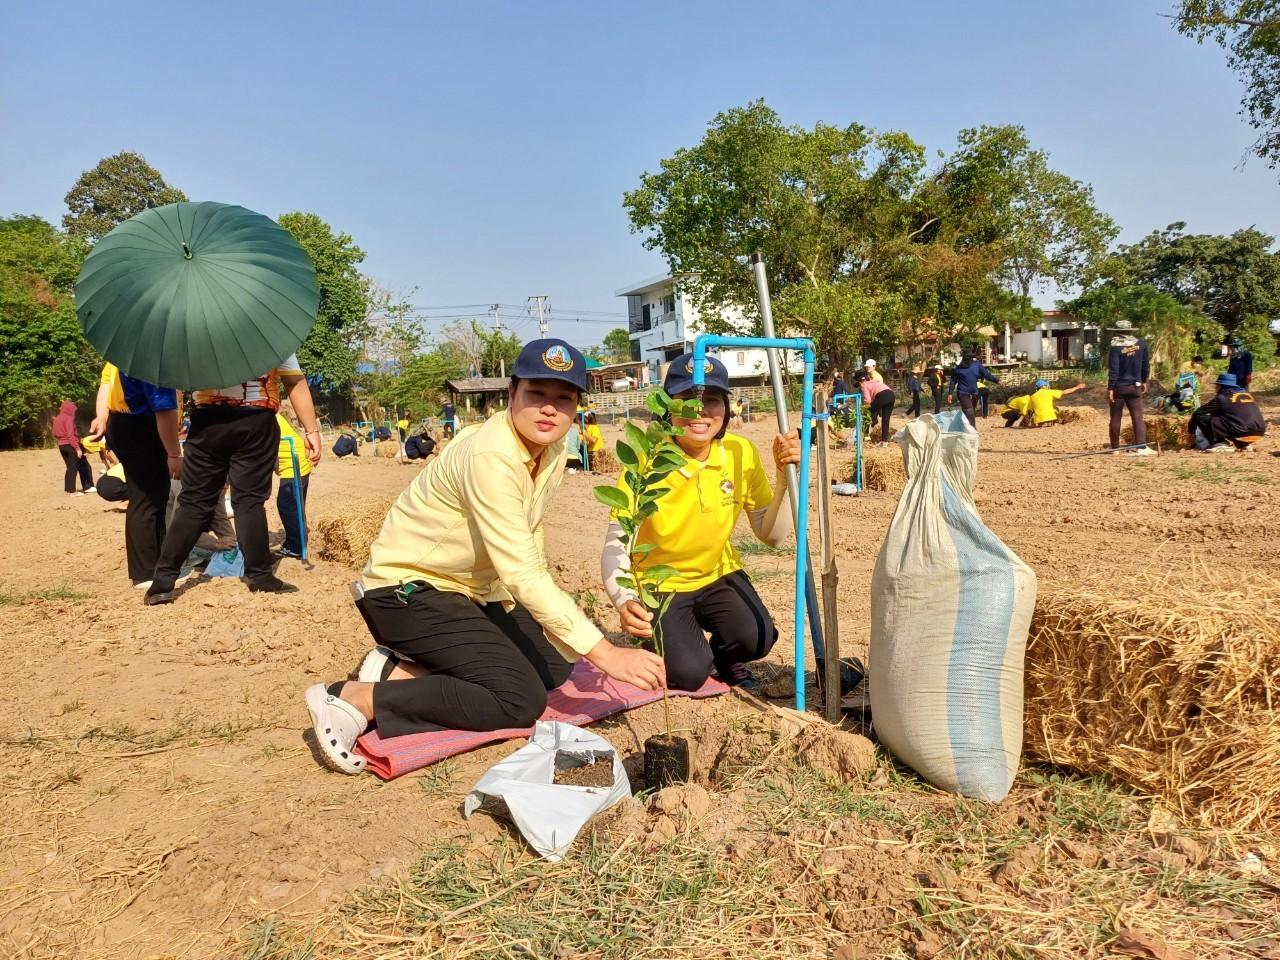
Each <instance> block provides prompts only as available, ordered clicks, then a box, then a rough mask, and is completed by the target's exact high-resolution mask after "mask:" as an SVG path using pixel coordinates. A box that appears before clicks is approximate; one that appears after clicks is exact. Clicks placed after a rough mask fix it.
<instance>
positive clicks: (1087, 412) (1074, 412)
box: [1058, 407, 1098, 423]
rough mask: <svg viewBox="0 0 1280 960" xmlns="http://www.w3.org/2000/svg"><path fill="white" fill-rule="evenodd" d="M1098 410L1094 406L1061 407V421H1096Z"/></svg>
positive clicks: (1059, 416)
mask: <svg viewBox="0 0 1280 960" xmlns="http://www.w3.org/2000/svg"><path fill="white" fill-rule="evenodd" d="M1097 420H1098V411H1097V410H1095V409H1094V408H1093V407H1059V408H1058V422H1059V423H1096V422H1097Z"/></svg>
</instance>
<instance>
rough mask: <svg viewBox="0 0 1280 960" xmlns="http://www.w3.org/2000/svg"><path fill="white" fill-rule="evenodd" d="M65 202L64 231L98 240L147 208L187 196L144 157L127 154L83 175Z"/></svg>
mask: <svg viewBox="0 0 1280 960" xmlns="http://www.w3.org/2000/svg"><path fill="white" fill-rule="evenodd" d="M65 199H66V204H67V213H66V214H65V215H64V216H63V218H62V226H63V229H65V230H66V231H67V233H69V234H71V235H72V236H76V237H83V238H84V239H86V240H97V239H99V238H101V237H103V236H105V235H106V234H108V233H110V232H111V230H112V228H114V227H115V225H116V224H118V223H122V222H124V221H125V220H128V219H129V218H130V217H133V216H136V215H137V214H139V213H141V212H142V211H143V210H146V209H147V208H148V207H162V206H164V205H165V204H166V203H177V202H179V201H180V200H186V199H187V195H186V194H185V193H183V192H182V191H181V190H179V189H178V188H177V187H173V186H170V185H169V184H168V183H166V182H165V179H164V177H162V176H161V175H160V171H159V170H157V169H156V168H155V167H153V166H151V164H149V163H147V161H146V158H144V157H143V156H142V154H140V153H130V152H128V151H125V152H123V153H117V154H115V155H114V156H111V157H104V158H103V159H101V160H99V161H98V165H97V166H96V167H94V168H93V169H92V170H86V171H85V172H84V173H82V174H80V178H79V179H78V180H76V182H75V184H74V185H73V186H72V187H71V189H70V190H69V191H68V192H67V196H66V198H65Z"/></svg>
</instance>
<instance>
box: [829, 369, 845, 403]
mask: <svg viewBox="0 0 1280 960" xmlns="http://www.w3.org/2000/svg"><path fill="white" fill-rule="evenodd" d="M832 376H833V380H832V383H831V396H832V398H833V399H834V398H835V397H838V396H840V395H841V394H848V392H849V391H848V388H847V387H845V385H844V374H843V373H842V372H841V371H839V370H837V371H835V373H834V374H833V375H832ZM840 402H841V403H843V402H844V401H843V400H841V401H840Z"/></svg>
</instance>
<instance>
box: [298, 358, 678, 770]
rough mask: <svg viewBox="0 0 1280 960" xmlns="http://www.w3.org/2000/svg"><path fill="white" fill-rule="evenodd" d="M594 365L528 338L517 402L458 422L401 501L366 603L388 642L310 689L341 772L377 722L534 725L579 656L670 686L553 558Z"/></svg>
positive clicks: (612, 671) (310, 704)
mask: <svg viewBox="0 0 1280 960" xmlns="http://www.w3.org/2000/svg"><path fill="white" fill-rule="evenodd" d="M586 369H587V364H586V360H585V358H584V357H583V356H582V354H581V353H579V352H578V351H577V350H575V349H574V348H573V347H571V346H569V344H567V343H565V342H564V341H563V340H555V339H549V340H534V341H533V342H532V343H529V344H527V345H526V346H525V347H524V349H523V350H522V351H521V352H520V356H519V357H518V358H517V360H516V363H515V368H514V371H515V375H514V376H513V377H512V378H511V391H510V406H509V408H508V409H506V410H503V411H502V412H500V413H498V414H496V415H495V416H492V417H490V418H489V419H488V420H486V421H485V422H484V423H482V424H475V425H472V426H469V427H467V428H466V429H465V430H461V431H459V433H458V435H457V436H456V437H454V438H453V439H452V440H450V441H449V443H448V444H447V445H446V446H445V447H444V450H443V452H441V453H440V454H438V455H437V456H436V457H435V458H434V459H432V461H431V462H430V463H429V464H427V466H426V468H425V469H423V471H422V472H421V473H419V474H418V476H417V477H416V478H415V479H414V480H413V482H412V483H410V484H409V486H408V487H407V488H406V489H405V491H404V493H402V494H401V495H400V497H399V499H398V500H396V502H395V504H394V505H393V506H392V507H391V511H390V512H389V513H388V514H387V518H386V520H385V521H384V522H383V524H382V530H381V532H379V534H378V536H377V538H376V539H375V540H374V541H373V544H372V546H371V547H370V551H369V564H368V566H366V567H365V568H364V571H363V573H362V574H361V577H360V589H359V591H358V592H359V593H360V599H359V600H357V601H356V606H357V607H358V608H359V609H360V612H361V614H362V615H363V616H364V619H365V623H366V624H367V625H368V627H369V631H370V633H372V634H373V637H374V640H375V641H376V642H377V643H378V646H377V647H376V648H375V649H374V650H373V651H371V652H370V653H369V654H368V655H367V656H366V657H365V658H364V660H363V662H362V663H361V665H360V668H359V672H358V674H357V679H356V680H355V681H351V682H347V683H344V682H341V681H339V682H336V683H332V684H329V685H328V686H327V687H326V686H325V685H324V684H319V683H317V684H315V685H314V686H312V687H310V688H309V689H308V690H307V692H306V702H307V709H308V710H309V711H310V713H311V722H312V725H313V726H314V728H315V733H316V740H317V742H318V744H319V746H320V748H321V750H322V757H323V758H324V760H325V763H326V764H327V765H328V766H330V767H332V768H333V769H334V770H338V771H340V772H342V773H359V772H360V771H361V770H363V769H364V766H365V763H364V759H363V758H362V757H359V756H357V755H356V754H355V753H354V752H353V748H354V746H355V742H356V738H358V737H359V736H360V735H361V734H362V733H364V731H365V730H366V729H367V728H368V726H369V724H370V723H371V722H375V721H376V723H377V725H378V732H379V734H380V735H381V736H383V737H395V736H400V735H402V734H407V733H415V732H418V731H421V730H430V729H439V728H440V727H448V728H451V729H457V730H500V729H505V728H508V727H528V726H530V725H531V724H532V723H533V722H534V721H535V720H536V719H537V718H538V717H539V716H540V715H541V714H542V711H543V710H544V709H545V708H546V703H547V691H548V690H551V689H554V688H555V687H557V686H559V685H560V684H561V683H563V682H564V681H565V680H566V679H567V678H568V676H569V673H570V671H571V669H572V667H573V661H575V660H577V659H578V658H580V657H586V659H587V660H589V661H590V662H591V663H592V664H594V665H595V666H596V667H598V668H599V669H600V670H602V671H603V672H604V673H606V674H608V675H609V676H611V677H613V678H614V679H617V680H623V681H626V682H628V683H632V684H634V685H636V686H638V687H641V688H643V689H646V690H650V689H656V688H658V687H661V686H662V685H663V684H664V683H665V682H666V677H665V675H664V672H663V668H662V660H661V659H660V658H658V657H657V656H655V655H654V654H652V653H650V652H648V651H646V650H637V649H634V648H628V647H615V646H614V645H613V644H612V643H610V642H609V640H608V639H607V638H605V637H604V635H603V634H601V632H600V631H599V629H597V628H596V626H595V625H594V624H593V623H592V622H591V621H590V620H588V619H587V618H586V617H585V616H584V615H583V614H582V612H581V611H580V610H579V609H578V608H577V606H576V605H575V604H574V602H573V598H572V597H570V596H569V595H568V594H566V593H565V592H564V591H563V590H561V589H560V587H559V586H558V585H557V584H556V582H555V580H554V579H553V578H552V576H551V573H550V571H549V570H548V569H547V561H546V558H545V556H544V554H543V547H542V543H543V533H542V521H543V518H544V517H545V516H546V513H547V511H548V510H549V509H550V508H551V496H552V494H553V493H554V492H555V490H556V488H557V487H558V486H559V485H560V481H561V479H562V478H563V475H564V466H565V460H566V451H565V443H564V437H565V434H566V433H567V432H568V430H569V424H570V423H571V422H572V420H573V419H574V417H575V415H576V407H577V404H578V402H579V400H580V398H581V395H582V393H583V392H585V390H586V388H587V374H586Z"/></svg>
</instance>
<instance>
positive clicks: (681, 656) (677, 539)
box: [600, 353, 800, 690]
mask: <svg viewBox="0 0 1280 960" xmlns="http://www.w3.org/2000/svg"><path fill="white" fill-rule="evenodd" d="M707 363H708V365H709V367H710V369H708V370H707V374H706V384H705V389H704V390H703V393H702V414H701V416H700V417H698V419H696V420H684V419H681V418H675V419H674V420H673V423H674V425H675V426H677V427H680V428H682V429H683V430H684V434H683V435H681V436H677V437H676V438H675V442H676V443H677V444H678V445H679V447H680V449H681V450H682V451H683V452H684V455H685V457H686V461H685V465H684V466H683V467H681V468H680V469H679V470H676V471H675V472H674V473H671V474H670V475H668V476H667V477H666V478H665V479H664V480H663V486H665V487H666V488H667V489H668V491H669V492H668V493H666V494H665V495H664V496H663V497H662V500H661V502H660V504H659V507H658V512H657V513H655V514H654V515H653V516H652V517H650V518H649V519H648V520H646V521H645V523H644V524H643V525H642V526H641V528H640V533H639V537H638V540H637V542H639V543H651V544H654V546H655V549H653V550H652V551H650V552H649V553H646V554H645V555H644V563H645V564H646V565H657V564H665V565H669V566H672V567H674V568H675V569H676V570H677V571H678V573H677V574H676V575H675V576H673V577H672V578H671V579H670V580H668V581H666V584H667V586H668V587H669V588H670V589H671V591H672V592H673V593H674V594H675V598H674V599H673V601H672V603H671V606H670V607H669V608H668V609H667V612H666V614H665V615H664V616H663V618H662V638H663V647H664V652H665V658H666V666H667V682H668V683H669V684H670V685H671V686H672V687H674V688H676V689H678V690H696V689H698V688H699V687H701V686H702V685H703V683H705V682H706V680H707V677H708V676H709V675H710V673H711V668H712V666H714V667H715V668H716V672H717V673H718V674H719V676H720V679H722V680H724V681H725V682H726V683H730V684H735V685H743V686H746V687H748V688H750V687H751V686H753V685H754V678H753V677H752V676H751V672H750V670H749V669H748V667H747V664H748V663H750V662H751V661H753V660H759V659H761V658H763V657H764V656H765V655H766V654H767V653H768V652H769V650H770V649H771V648H772V647H773V644H774V642H775V641H776V640H777V639H778V630H777V628H776V627H775V626H774V624H773V619H772V617H770V615H769V611H768V610H767V609H765V605H764V603H763V602H762V601H761V599H760V597H759V595H758V594H757V593H756V590H755V587H754V586H752V584H751V580H750V579H749V578H748V577H747V575H746V573H745V572H743V569H742V560H741V559H740V558H739V556H738V551H737V550H735V549H734V547H733V543H732V541H731V539H730V538H731V537H732V535H733V528H734V524H735V523H737V520H738V515H739V514H740V513H742V512H743V511H746V514H747V517H748V519H749V520H750V523H751V530H752V532H753V533H755V535H756V536H757V537H759V538H760V539H761V540H763V541H764V542H765V543H767V544H769V545H770V546H779V545H780V544H782V543H783V542H784V541H785V540H786V539H787V537H788V536H790V534H791V531H792V527H793V522H792V517H791V510H790V507H789V505H788V501H787V495H786V487H787V464H789V463H799V461H800V438H799V434H798V432H797V431H796V430H792V431H791V432H790V433H788V434H786V435H785V436H784V435H779V436H777V437H775V438H774V441H773V462H774V467H775V469H776V471H777V490H776V493H775V490H774V489H773V488H772V487H771V486H770V484H769V478H768V477H767V476H766V475H765V469H764V464H763V463H762V462H761V460H760V454H759V452H758V451H757V450H756V448H755V446H754V445H753V444H752V443H751V441H750V440H747V439H746V438H744V437H739V436H736V435H734V434H731V433H726V419H725V418H726V416H727V412H728V410H727V398H728V393H729V373H728V370H726V368H725V366H724V364H723V363H721V362H720V361H719V360H716V359H713V358H711V357H708V358H707ZM663 389H664V390H666V391H667V393H669V394H670V395H671V396H673V397H676V398H678V399H688V398H689V397H692V396H694V390H693V354H688V353H687V354H684V355H683V356H680V357H677V358H676V359H675V360H673V361H671V366H670V367H669V368H668V372H667V379H666V381H665V382H664V383H663ZM619 486H620V487H623V483H622V482H621V481H620V482H619ZM623 489H625V487H623ZM600 567H601V574H602V576H603V578H604V585H605V590H606V591H607V592H608V594H609V598H610V599H611V600H612V601H613V605H614V606H615V607H616V608H617V610H618V618H619V620H620V622H621V624H622V629H623V630H624V631H626V633H628V634H630V635H631V636H633V637H637V638H640V639H644V640H648V639H649V638H651V637H652V636H653V614H652V613H651V612H650V611H649V610H647V609H646V608H645V607H644V605H643V604H642V603H641V602H640V600H639V598H638V597H637V596H636V594H635V593H634V592H632V591H630V590H628V589H626V588H625V587H622V586H620V585H619V584H618V577H620V576H625V575H627V574H628V573H629V571H630V569H631V565H630V557H628V556H627V554H626V551H625V550H624V548H623V543H622V527H621V526H620V525H619V524H618V523H617V521H612V522H611V523H610V524H609V532H608V536H607V538H606V540H605V545H604V553H603V554H602V556H601V559H600ZM707 634H710V640H709V641H708V639H707Z"/></svg>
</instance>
